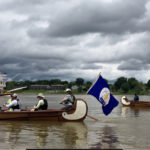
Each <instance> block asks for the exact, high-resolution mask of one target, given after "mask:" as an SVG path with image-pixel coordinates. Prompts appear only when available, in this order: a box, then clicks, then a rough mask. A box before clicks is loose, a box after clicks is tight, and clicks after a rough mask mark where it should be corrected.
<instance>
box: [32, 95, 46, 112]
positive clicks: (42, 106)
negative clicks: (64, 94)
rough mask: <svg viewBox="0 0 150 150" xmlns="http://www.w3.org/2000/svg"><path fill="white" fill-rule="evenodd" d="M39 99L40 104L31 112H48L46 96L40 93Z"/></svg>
mask: <svg viewBox="0 0 150 150" xmlns="http://www.w3.org/2000/svg"><path fill="white" fill-rule="evenodd" d="M37 99H38V100H39V101H38V104H37V105H35V106H34V107H33V108H32V109H31V110H30V111H38V110H47V108H48V102H47V100H46V99H45V96H44V95H43V94H42V93H39V94H38V95H37Z"/></svg>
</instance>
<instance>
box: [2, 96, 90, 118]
mask: <svg viewBox="0 0 150 150" xmlns="http://www.w3.org/2000/svg"><path fill="white" fill-rule="evenodd" d="M87 111H88V107H87V103H86V102H85V101H84V100H82V99H80V100H79V99H78V100H77V103H76V108H75V109H72V110H67V111H64V110H54V109H53V110H51V109H49V110H42V111H35V112H31V111H20V112H0V120H23V121H83V120H84V119H85V117H86V116H87Z"/></svg>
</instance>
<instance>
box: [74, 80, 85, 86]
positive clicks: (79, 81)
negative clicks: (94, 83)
mask: <svg viewBox="0 0 150 150" xmlns="http://www.w3.org/2000/svg"><path fill="white" fill-rule="evenodd" d="M75 83H76V85H77V86H81V85H83V83H84V79H82V78H77V79H76V81H75Z"/></svg>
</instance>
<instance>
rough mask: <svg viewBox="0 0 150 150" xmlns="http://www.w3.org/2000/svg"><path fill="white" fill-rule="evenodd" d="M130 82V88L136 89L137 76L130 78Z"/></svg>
mask: <svg viewBox="0 0 150 150" xmlns="http://www.w3.org/2000/svg"><path fill="white" fill-rule="evenodd" d="M128 84H129V88H130V89H135V88H136V87H137V86H138V84H139V83H138V81H137V80H136V79H135V78H129V79H128Z"/></svg>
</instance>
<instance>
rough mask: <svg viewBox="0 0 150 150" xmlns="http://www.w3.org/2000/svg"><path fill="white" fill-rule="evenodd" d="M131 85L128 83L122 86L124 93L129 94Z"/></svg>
mask: <svg viewBox="0 0 150 150" xmlns="http://www.w3.org/2000/svg"><path fill="white" fill-rule="evenodd" d="M129 89H130V88H129V84H128V83H127V82H126V83H123V84H122V85H121V90H122V91H123V92H124V93H127V92H128V91H129Z"/></svg>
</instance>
